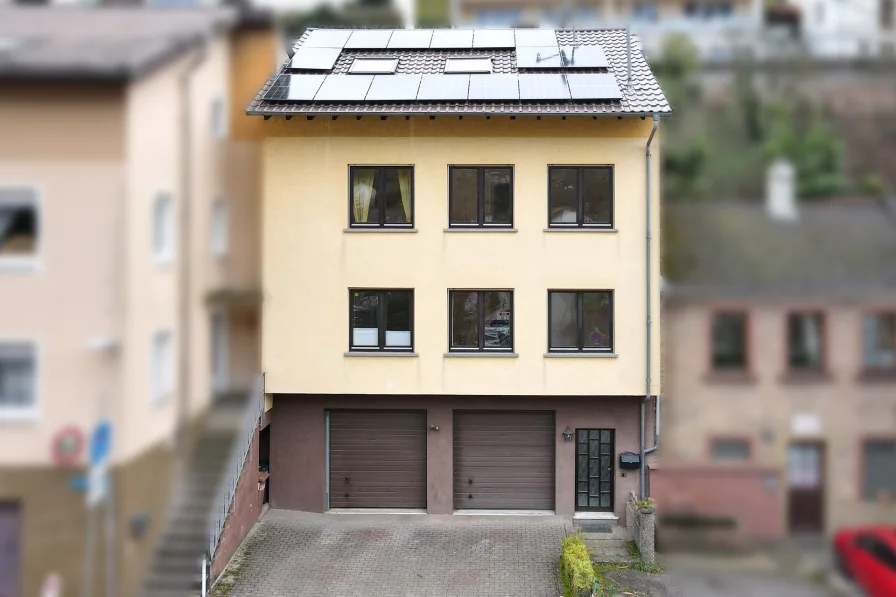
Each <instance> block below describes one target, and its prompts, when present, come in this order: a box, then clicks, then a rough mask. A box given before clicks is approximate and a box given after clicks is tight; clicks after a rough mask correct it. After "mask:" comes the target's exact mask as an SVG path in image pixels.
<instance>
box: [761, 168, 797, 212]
mask: <svg viewBox="0 0 896 597" xmlns="http://www.w3.org/2000/svg"><path fill="white" fill-rule="evenodd" d="M765 211H766V213H767V214H768V216H769V217H770V218H771V219H773V220H778V221H782V222H791V221H794V220H796V219H797V216H798V211H797V203H796V168H794V167H793V164H791V163H790V162H789V161H788V160H786V159H784V158H777V159H775V161H773V162H772V163H771V164H769V166H768V169H767V170H766V173H765Z"/></svg>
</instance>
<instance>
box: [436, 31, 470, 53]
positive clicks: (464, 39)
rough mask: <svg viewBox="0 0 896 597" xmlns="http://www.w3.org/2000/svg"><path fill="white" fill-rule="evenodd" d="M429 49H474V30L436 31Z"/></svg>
mask: <svg viewBox="0 0 896 597" xmlns="http://www.w3.org/2000/svg"><path fill="white" fill-rule="evenodd" d="M429 47H430V48H433V49H439V50H441V49H449V50H450V49H452V48H472V47H473V30H472V29H436V30H435V31H434V32H433V34H432V41H431V42H430V43H429Z"/></svg>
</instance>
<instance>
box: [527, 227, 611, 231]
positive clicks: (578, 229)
mask: <svg viewBox="0 0 896 597" xmlns="http://www.w3.org/2000/svg"><path fill="white" fill-rule="evenodd" d="M544 231H545V232H619V230H617V229H616V228H596V227H595V228H588V227H585V226H576V227H575V228H573V227H571V226H570V227H569V228H545V229H544Z"/></svg>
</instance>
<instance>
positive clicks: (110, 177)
mask: <svg viewBox="0 0 896 597" xmlns="http://www.w3.org/2000/svg"><path fill="white" fill-rule="evenodd" d="M0 41H2V44H0V131H2V134H0V296H2V297H3V305H4V309H3V311H2V313H0V550H5V551H2V552H0V562H2V563H0V594H2V595H4V597H7V596H12V597H18V596H22V597H24V596H26V595H28V596H30V595H36V594H38V592H39V589H40V586H41V583H42V582H43V581H44V579H45V578H46V577H47V576H48V575H49V574H51V573H57V574H59V575H60V578H61V581H62V586H63V593H64V594H66V595H72V594H75V593H76V592H79V591H80V590H81V583H82V581H83V578H82V570H83V566H84V562H83V552H84V546H85V528H86V524H85V518H86V508H85V496H84V495H83V493H80V492H77V491H75V490H74V489H73V487H72V483H73V481H72V479H73V478H74V477H76V476H77V475H79V474H81V473H83V470H84V465H85V463H86V459H87V456H86V454H87V445H86V443H87V437H88V435H89V433H90V430H91V428H92V427H93V425H94V424H95V423H96V421H97V420H98V418H99V417H100V416H101V415H102V416H105V417H106V418H108V419H109V420H110V421H111V423H112V424H113V426H114V431H113V437H114V440H113V451H112V455H111V465H112V469H113V472H114V496H115V498H116V499H115V510H116V521H117V525H116V526H117V529H118V534H117V544H116V546H115V553H116V556H117V559H116V568H117V573H118V591H119V594H122V595H128V594H134V592H135V590H136V583H137V582H138V580H139V577H140V575H141V573H142V570H141V567H142V566H143V564H144V562H145V561H146V558H147V556H148V555H149V553H150V551H151V549H152V547H153V544H154V540H155V536H156V533H157V532H158V530H159V529H160V528H161V526H162V522H163V520H162V519H163V517H164V506H165V503H166V501H167V498H168V495H169V491H170V487H169V485H170V483H169V479H170V476H171V474H170V471H171V466H172V458H173V454H174V448H175V445H176V430H178V429H179V428H188V427H189V426H190V425H192V423H193V422H194V421H197V420H198V417H199V416H200V415H201V413H203V411H204V410H205V409H206V408H207V407H208V406H209V404H210V403H211V401H212V400H213V398H214V397H215V396H216V395H226V394H228V393H233V392H243V391H246V390H247V389H248V387H249V384H250V380H251V378H252V375H253V374H255V373H257V371H258V369H259V356H258V353H259V338H258V309H259V307H258V304H259V300H258V297H259V295H260V285H259V271H258V267H257V263H258V259H259V246H258V238H259V219H258V209H257V206H258V203H257V201H258V184H259V180H258V156H259V149H260V145H259V143H258V141H257V133H256V131H257V127H254V126H253V124H254V123H251V122H246V121H247V119H246V118H245V117H243V115H242V110H243V108H244V106H245V104H246V103H247V102H248V100H249V99H251V97H252V95H253V93H254V91H255V89H256V88H257V86H258V85H259V84H260V83H261V82H262V81H264V79H265V78H266V77H267V76H268V75H269V74H270V72H271V71H272V70H273V69H274V68H275V58H276V55H277V47H276V43H277V42H276V37H275V35H274V32H273V29H272V26H271V24H270V22H269V21H268V20H267V18H261V17H258V16H257V15H244V14H237V13H235V12H230V11H227V10H147V9H130V8H121V9H119V8H102V9H98V8H83V7H33V8H24V7H22V8H15V7H4V8H0ZM63 438H68V439H67V440H65V439H63ZM141 523H146V524H145V528H144V525H142V524H141ZM98 532H101V531H98ZM100 545H102V541H100ZM102 554H103V551H102V549H99V550H98V551H97V554H96V560H97V561H98V562H97V568H96V573H95V574H94V579H95V581H96V582H95V584H96V586H97V589H96V591H95V592H94V593H93V594H94V595H105V594H106V593H105V592H104V591H103V590H101V589H100V588H99V587H100V586H102V585H103V584H104V582H105V581H104V580H103V575H102V574H101V573H100V570H101V568H100V563H101V562H102V561H103V555H102Z"/></svg>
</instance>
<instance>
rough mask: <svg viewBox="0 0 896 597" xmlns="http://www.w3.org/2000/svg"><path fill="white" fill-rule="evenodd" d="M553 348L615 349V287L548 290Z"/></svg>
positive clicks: (550, 348)
mask: <svg viewBox="0 0 896 597" xmlns="http://www.w3.org/2000/svg"><path fill="white" fill-rule="evenodd" d="M548 351H549V352H613V291H611V290H575V291H573V290H550V291H548Z"/></svg>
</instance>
